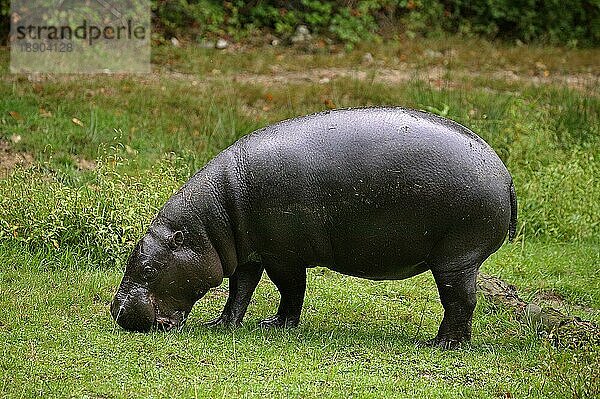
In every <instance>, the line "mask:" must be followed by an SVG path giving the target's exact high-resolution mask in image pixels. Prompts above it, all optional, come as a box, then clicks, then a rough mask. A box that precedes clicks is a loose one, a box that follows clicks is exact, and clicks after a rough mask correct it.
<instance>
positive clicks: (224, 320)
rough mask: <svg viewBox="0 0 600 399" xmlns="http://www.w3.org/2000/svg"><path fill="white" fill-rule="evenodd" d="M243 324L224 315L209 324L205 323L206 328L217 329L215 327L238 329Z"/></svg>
mask: <svg viewBox="0 0 600 399" xmlns="http://www.w3.org/2000/svg"><path fill="white" fill-rule="evenodd" d="M241 324H242V323H240V322H236V321H233V320H231V319H230V318H229V317H225V316H223V315H221V316H219V317H217V318H216V319H214V320H211V321H209V322H207V323H204V326H205V327H209V328H215V327H223V328H236V327H239V326H241Z"/></svg>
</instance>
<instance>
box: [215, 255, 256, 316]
mask: <svg viewBox="0 0 600 399" xmlns="http://www.w3.org/2000/svg"><path fill="white" fill-rule="evenodd" d="M263 270H264V267H263V266H262V264H260V263H246V264H244V265H240V266H238V267H237V269H236V271H235V273H234V274H233V275H232V276H231V277H229V297H228V298H227V303H226V304H225V307H224V308H223V312H222V313H221V316H219V317H218V318H216V319H215V320H213V321H210V322H208V323H206V326H208V327H214V326H224V327H238V326H240V325H241V324H242V319H243V318H244V315H245V314H246V309H248V304H249V303H250V299H251V298H252V294H253V293H254V290H255V289H256V286H257V285H258V282H259V281H260V278H261V277H262V273H263Z"/></svg>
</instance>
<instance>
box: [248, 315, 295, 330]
mask: <svg viewBox="0 0 600 399" xmlns="http://www.w3.org/2000/svg"><path fill="white" fill-rule="evenodd" d="M299 322H300V320H298V319H290V318H286V317H284V316H280V315H275V316H271V317H268V318H266V319H264V320H261V321H260V322H259V323H258V326H259V327H260V328H292V327H297V326H298V323H299Z"/></svg>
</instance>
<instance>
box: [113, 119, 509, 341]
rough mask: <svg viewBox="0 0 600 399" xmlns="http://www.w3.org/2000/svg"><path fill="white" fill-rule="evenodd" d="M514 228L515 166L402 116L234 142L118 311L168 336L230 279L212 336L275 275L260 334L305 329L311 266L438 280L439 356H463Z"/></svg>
mask: <svg viewBox="0 0 600 399" xmlns="http://www.w3.org/2000/svg"><path fill="white" fill-rule="evenodd" d="M516 216H517V215H516V197H515V192H514V186H513V184H512V178H511V176H510V174H509V172H508V171H507V169H506V167H505V166H504V164H503V163H502V161H501V160H500V159H499V158H498V156H497V155H496V153H495V152H494V151H493V150H492V149H491V148H490V147H489V146H488V145H487V144H486V143H485V142H484V141H483V140H482V139H481V138H479V137H478V136H477V135H475V134H474V133H473V132H471V131H470V130H468V129H466V128H465V127H463V126H461V125H459V124H457V123H455V122H452V121H450V120H447V119H444V118H441V117H438V116H435V115H431V114H427V113H424V112H420V111H414V110H408V109H401V108H364V109H346V110H336V111H327V112H322V113H318V114H314V115H309V116H305V117H300V118H296V119H291V120H286V121H283V122H279V123H276V124H274V125H271V126H268V127H266V128H264V129H261V130H258V131H256V132H254V133H252V134H250V135H248V136H246V137H244V138H242V139H240V140H239V141H237V142H236V143H235V144H233V145H232V146H231V147H229V148H227V149H226V150H224V151H223V152H221V153H220V154H219V155H218V156H217V157H215V158H214V159H213V160H212V161H211V162H209V163H208V164H207V165H206V166H205V167H204V168H203V169H201V170H200V171H198V172H197V173H196V174H195V175H194V176H193V177H192V178H191V179H190V180H189V181H188V182H187V183H186V184H185V185H184V186H183V187H182V188H181V189H180V190H179V191H178V192H177V193H176V194H175V195H173V197H171V198H170V199H169V201H168V202H167V203H166V204H165V205H164V207H163V208H162V209H161V210H160V212H159V213H158V215H157V216H156V218H155V219H154V220H153V222H152V224H151V225H150V228H149V229H148V232H147V233H146V235H145V236H144V237H143V238H142V240H141V241H140V242H139V243H138V245H137V246H136V248H135V250H134V251H133V253H132V255H131V257H130V259H129V262H128V265H127V269H126V271H125V276H124V277H123V281H122V283H121V286H120V287H119V289H118V292H117V294H116V296H115V299H114V301H113V303H112V305H111V312H112V315H113V317H114V318H115V319H116V321H117V322H118V324H120V325H121V326H123V327H124V328H126V329H128V330H134V331H149V330H150V329H151V328H152V327H153V326H154V327H158V328H161V329H165V330H168V329H170V328H172V327H177V326H181V325H182V324H183V323H184V322H185V319H186V317H187V315H188V314H189V312H190V310H191V308H192V306H193V304H194V303H195V301H197V300H198V299H199V298H201V297H202V296H203V295H204V294H205V293H206V292H207V291H208V290H209V289H210V288H211V287H216V286H218V285H220V284H221V282H222V280H223V278H224V277H226V278H228V279H229V299H228V300H227V303H226V305H225V308H224V309H223V312H222V314H221V316H220V317H219V318H217V319H216V320H214V321H213V322H211V323H210V325H225V326H237V325H239V324H240V323H241V322H242V318H243V317H244V314H245V312H246V308H247V306H248V303H249V301H250V297H251V296H252V293H253V291H254V289H255V288H256V285H257V284H258V281H259V280H260V278H261V276H262V273H263V270H264V271H266V272H267V275H268V276H269V278H270V279H271V280H272V281H273V282H274V283H275V285H276V286H277V288H278V289H279V292H280V293H281V302H280V304H279V309H278V311H277V314H275V315H274V316H273V317H270V318H268V319H266V320H263V321H261V326H263V327H279V326H296V325H297V324H298V322H299V320H300V313H301V310H302V303H303V300H304V292H305V288H306V269H307V268H308V267H311V266H325V267H328V268H330V269H332V270H335V271H338V272H340V273H343V274H348V275H352V276H358V277H363V278H368V279H372V280H399V279H405V278H407V277H411V276H414V275H416V274H419V273H422V272H424V271H427V270H431V272H432V273H433V276H434V278H435V281H436V284H437V287H438V290H439V294H440V298H441V301H442V305H443V307H444V318H443V320H442V323H441V325H440V328H439V332H438V334H437V336H436V338H435V339H434V340H432V341H431V343H432V344H434V345H438V346H441V347H455V346H457V345H458V344H460V343H461V342H463V341H468V340H469V339H470V337H471V318H472V315H473V310H474V308H475V302H476V295H475V294H476V289H475V281H476V277H477V272H478V269H479V267H480V266H481V264H482V262H483V261H484V260H485V259H486V258H487V257H488V256H490V254H492V253H494V252H495V251H496V250H497V249H498V248H499V247H500V246H501V245H502V243H503V241H504V238H505V236H506V233H507V231H509V232H510V234H509V238H510V239H512V237H513V236H514V233H515V224H516Z"/></svg>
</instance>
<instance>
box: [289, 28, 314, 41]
mask: <svg viewBox="0 0 600 399" xmlns="http://www.w3.org/2000/svg"><path fill="white" fill-rule="evenodd" d="M311 38H312V36H311V35H310V31H309V30H308V28H307V27H306V25H299V26H298V27H297V28H296V33H294V36H292V37H291V39H290V40H291V41H292V43H301V42H305V41H307V40H310V39H311Z"/></svg>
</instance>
